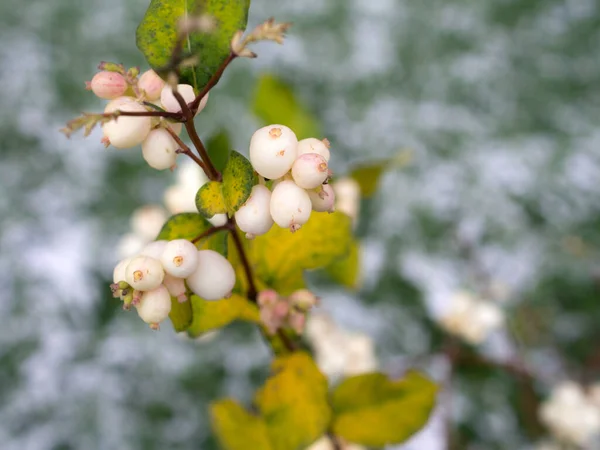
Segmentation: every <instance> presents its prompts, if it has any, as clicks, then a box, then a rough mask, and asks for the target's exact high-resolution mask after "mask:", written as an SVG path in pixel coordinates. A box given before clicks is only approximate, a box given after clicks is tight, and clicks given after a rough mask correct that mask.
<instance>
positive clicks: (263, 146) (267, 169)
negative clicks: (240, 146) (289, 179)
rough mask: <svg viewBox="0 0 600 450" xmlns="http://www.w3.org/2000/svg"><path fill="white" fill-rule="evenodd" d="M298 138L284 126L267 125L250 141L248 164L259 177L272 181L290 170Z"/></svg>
mask: <svg viewBox="0 0 600 450" xmlns="http://www.w3.org/2000/svg"><path fill="white" fill-rule="evenodd" d="M297 146H298V138H296V135H295V134H294V132H293V131H292V130H291V129H289V128H288V127H286V126H285V125H269V126H266V127H263V128H260V129H258V130H256V131H255V132H254V134H253V135H252V139H250V162H251V163H252V166H253V167H254V170H256V171H257V172H258V173H259V175H261V176H263V177H265V178H268V179H271V180H274V179H275V178H279V177H282V176H283V175H285V174H286V173H287V172H288V171H289V170H290V169H291V168H292V164H294V161H295V160H296V156H297V154H298V150H297Z"/></svg>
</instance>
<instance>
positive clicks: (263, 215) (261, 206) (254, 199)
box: [235, 184, 273, 238]
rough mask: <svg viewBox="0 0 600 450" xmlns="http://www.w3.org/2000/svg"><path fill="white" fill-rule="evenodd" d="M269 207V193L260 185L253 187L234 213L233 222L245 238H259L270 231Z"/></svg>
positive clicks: (271, 221) (271, 219) (271, 220)
mask: <svg viewBox="0 0 600 450" xmlns="http://www.w3.org/2000/svg"><path fill="white" fill-rule="evenodd" d="M270 205H271V191H269V189H268V188H267V187H266V186H263V185H262V184H257V185H256V186H254V187H253V188H252V192H251V193H250V197H248V200H246V203H244V204H243V205H242V207H241V208H240V209H238V211H237V212H236V213H235V221H236V223H237V225H238V227H240V230H242V231H244V232H245V233H246V237H248V238H252V237H254V236H260V235H261V234H265V233H266V232H267V231H269V230H270V229H271V227H272V226H273V218H272V217H271V212H270Z"/></svg>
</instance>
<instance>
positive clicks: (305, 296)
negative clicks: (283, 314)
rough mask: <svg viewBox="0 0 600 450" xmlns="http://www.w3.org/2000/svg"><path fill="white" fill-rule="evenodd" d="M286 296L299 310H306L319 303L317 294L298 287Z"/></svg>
mask: <svg viewBox="0 0 600 450" xmlns="http://www.w3.org/2000/svg"><path fill="white" fill-rule="evenodd" d="M288 298H289V301H290V303H291V305H292V306H293V307H294V308H297V309H299V310H301V311H308V310H310V309H311V308H312V307H314V306H315V305H317V304H318V303H319V299H318V298H317V296H316V295H315V294H313V293H312V292H311V291H309V290H308V289H299V290H297V291H296V292H293V293H292V294H291V295H290V296H289V297H288Z"/></svg>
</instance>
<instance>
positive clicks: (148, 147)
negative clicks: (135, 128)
mask: <svg viewBox="0 0 600 450" xmlns="http://www.w3.org/2000/svg"><path fill="white" fill-rule="evenodd" d="M177 148H178V145H177V142H175V139H173V137H171V135H170V134H169V132H168V131H167V130H165V129H164V128H156V129H154V130H152V131H151V132H150V133H149V134H148V137H147V138H146V139H145V140H144V142H142V156H143V157H144V160H145V161H146V162H147V163H148V165H149V166H150V167H152V168H153V169H156V170H165V169H170V168H172V167H174V166H175V160H176V158H177V153H175V151H176V150H177Z"/></svg>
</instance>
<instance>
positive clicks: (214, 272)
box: [185, 250, 235, 300]
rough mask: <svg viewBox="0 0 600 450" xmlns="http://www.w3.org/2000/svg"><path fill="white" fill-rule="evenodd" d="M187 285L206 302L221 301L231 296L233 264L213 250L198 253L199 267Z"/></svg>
mask: <svg viewBox="0 0 600 450" xmlns="http://www.w3.org/2000/svg"><path fill="white" fill-rule="evenodd" d="M185 281H186V283H187V285H188V287H189V288H190V289H191V290H192V292H193V293H194V294H196V295H198V296H199V297H201V298H203V299H204V300H219V299H221V298H224V297H227V296H228V295H229V294H231V290H232V289H233V286H234V285H235V271H234V270H233V267H232V266H231V263H230V262H229V261H227V259H226V258H224V257H223V256H222V255H221V254H219V253H217V252H215V251H213V250H200V251H198V267H197V268H196V270H195V271H194V273H192V274H191V275H190V276H189V277H187V278H186V280H185Z"/></svg>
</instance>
